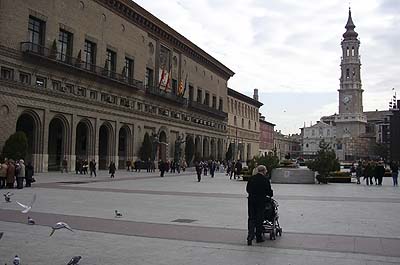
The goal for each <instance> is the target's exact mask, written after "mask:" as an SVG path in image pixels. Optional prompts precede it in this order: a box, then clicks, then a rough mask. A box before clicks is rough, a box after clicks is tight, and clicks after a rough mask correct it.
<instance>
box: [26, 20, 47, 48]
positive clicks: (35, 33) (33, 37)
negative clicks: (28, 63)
mask: <svg viewBox="0 0 400 265" xmlns="http://www.w3.org/2000/svg"><path fill="white" fill-rule="evenodd" d="M45 25H46V24H45V22H44V21H42V20H40V19H37V18H35V17H33V16H29V25H28V32H29V42H30V43H31V45H32V46H31V50H32V51H34V52H38V53H43V51H44V49H43V46H44V35H45Z"/></svg>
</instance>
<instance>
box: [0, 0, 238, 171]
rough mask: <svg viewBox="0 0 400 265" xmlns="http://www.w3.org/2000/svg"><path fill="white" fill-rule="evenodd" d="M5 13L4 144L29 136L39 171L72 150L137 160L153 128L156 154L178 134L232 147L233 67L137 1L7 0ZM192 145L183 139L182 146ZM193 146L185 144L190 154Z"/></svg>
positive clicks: (201, 149)
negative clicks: (229, 142) (229, 143)
mask: <svg viewBox="0 0 400 265" xmlns="http://www.w3.org/2000/svg"><path fill="white" fill-rule="evenodd" d="M0 8H1V10H0V11H1V12H0V29H1V35H0V68H1V76H0V77H1V82H0V93H1V97H0V109H1V113H2V127H1V133H0V148H2V146H3V145H4V143H5V141H6V139H7V138H8V137H9V136H10V135H11V134H12V133H14V132H15V131H23V132H25V133H26V135H27V137H28V146H29V147H28V155H27V157H26V158H25V160H27V161H32V162H33V165H34V167H35V171H37V172H46V171H48V170H57V169H58V168H59V167H60V163H61V161H62V160H63V159H64V158H66V159H67V161H68V168H69V169H70V170H74V168H75V162H76V160H77V159H85V160H91V159H95V160H96V161H97V162H98V165H99V168H100V169H105V168H107V166H108V164H109V163H110V162H111V161H114V162H115V163H116V165H117V167H119V168H122V167H123V166H124V165H125V162H126V160H127V159H136V158H137V156H138V153H139V149H140V146H141V144H142V142H143V139H144V135H145V133H148V134H150V135H157V138H156V139H158V141H157V145H158V148H157V150H158V153H157V158H158V159H163V160H168V159H171V158H172V157H173V154H174V146H175V145H174V143H175V140H176V139H178V137H179V136H180V137H183V138H182V139H185V140H186V142H187V141H193V142H194V144H195V149H196V152H198V153H200V154H201V155H202V156H204V157H208V156H210V155H213V156H214V157H216V158H220V159H221V158H222V157H223V156H224V154H225V147H226V145H227V141H226V135H227V130H228V128H227V125H228V115H227V112H228V104H227V103H228V102H227V98H228V95H227V90H228V89H227V82H228V80H229V78H230V77H231V76H233V75H234V73H233V71H231V70H230V69H229V68H227V67H226V66H224V65H223V64H222V63H220V62H219V61H217V60H216V59H215V58H213V57H211V56H210V55H209V54H207V53H206V52H205V51H203V50H202V49H200V48H199V47H197V46H196V45H195V44H193V43H192V42H190V41H189V40H188V39H186V38H185V37H183V36H182V35H180V34H179V33H178V32H176V31H175V30H173V29H172V28H170V27H169V26H167V25H166V24H165V23H163V22H162V21H160V20H159V19H157V18H156V17H155V16H153V15H152V14H150V13H149V12H147V11H146V10H144V9H143V8H142V7H140V6H139V5H137V4H136V3H134V2H132V1H130V0H80V1H78V0H72V1H63V0H47V1H45V0H41V1H23V0H4V1H1V5H0ZM183 148H184V144H183ZM182 153H183V154H184V152H182Z"/></svg>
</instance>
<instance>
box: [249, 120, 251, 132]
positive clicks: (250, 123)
mask: <svg viewBox="0 0 400 265" xmlns="http://www.w3.org/2000/svg"><path fill="white" fill-rule="evenodd" d="M250 129H251V123H250V120H249V130H250Z"/></svg>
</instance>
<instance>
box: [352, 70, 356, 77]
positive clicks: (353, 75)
mask: <svg viewBox="0 0 400 265" xmlns="http://www.w3.org/2000/svg"><path fill="white" fill-rule="evenodd" d="M351 75H352V77H353V78H354V77H356V69H355V68H353V71H352V72H351Z"/></svg>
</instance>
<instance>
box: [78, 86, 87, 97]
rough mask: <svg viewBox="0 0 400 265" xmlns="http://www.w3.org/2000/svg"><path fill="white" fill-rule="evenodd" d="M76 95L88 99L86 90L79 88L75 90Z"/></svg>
mask: <svg viewBox="0 0 400 265" xmlns="http://www.w3.org/2000/svg"><path fill="white" fill-rule="evenodd" d="M75 95H77V96H81V97H86V88H84V87H80V86H77V87H76V89H75Z"/></svg>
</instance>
